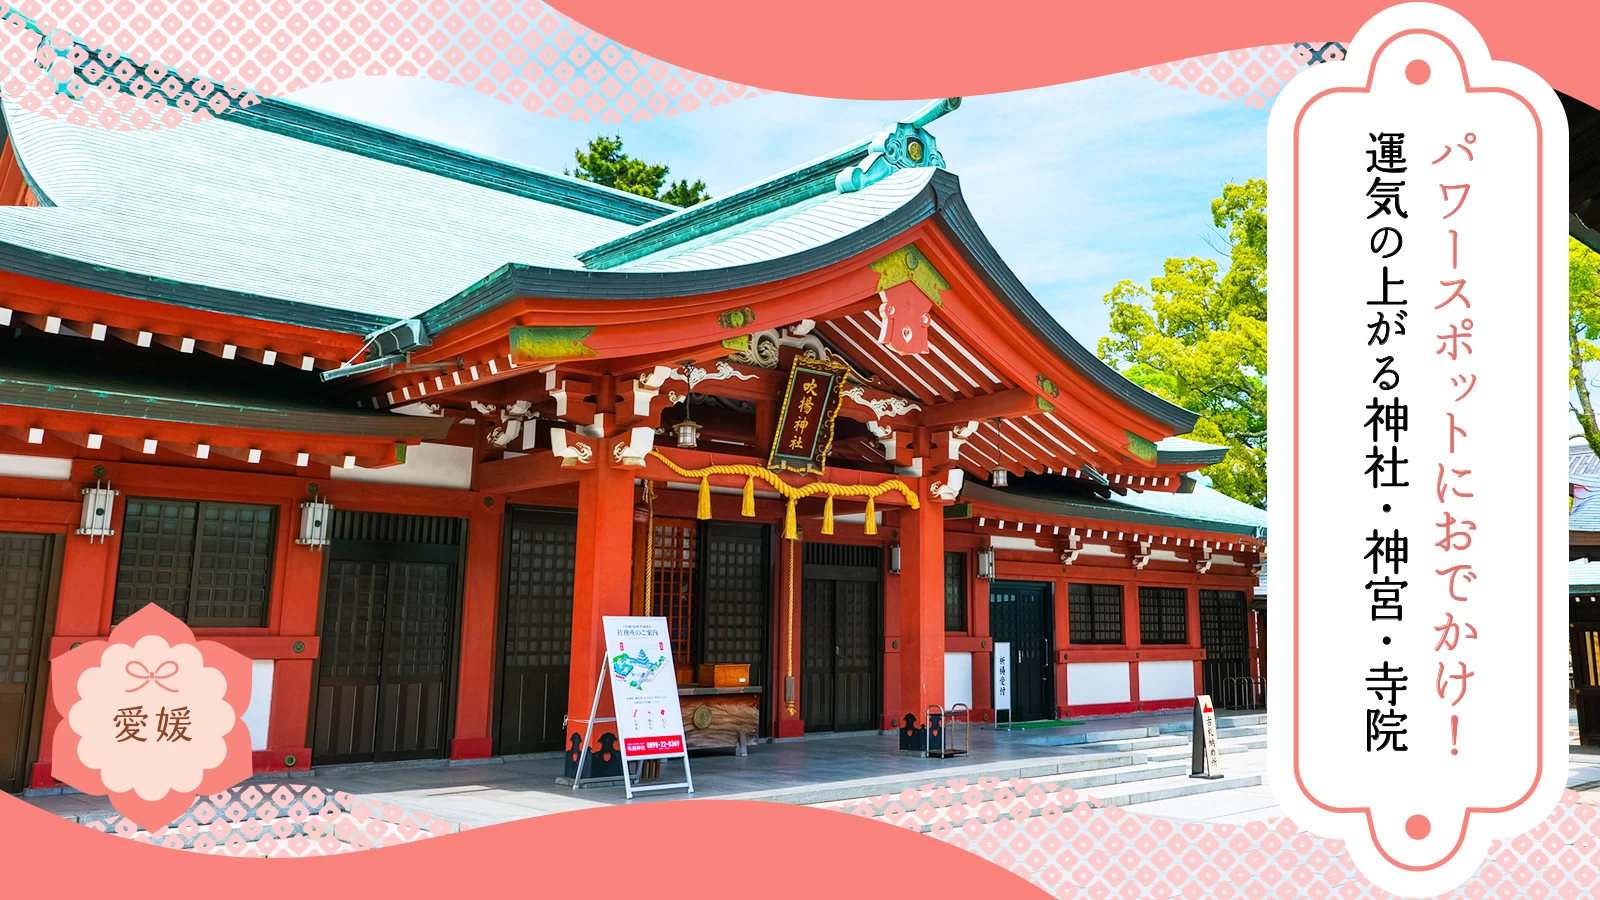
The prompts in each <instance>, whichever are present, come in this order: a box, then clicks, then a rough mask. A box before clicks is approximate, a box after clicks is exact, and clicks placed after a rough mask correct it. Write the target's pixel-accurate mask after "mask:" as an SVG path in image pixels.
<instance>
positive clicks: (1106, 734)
mask: <svg viewBox="0 0 1600 900" xmlns="http://www.w3.org/2000/svg"><path fill="white" fill-rule="evenodd" d="M1106 724H1107V725H1108V726H1110V725H1112V724H1113V723H1111V722H1108V723H1106ZM1266 725H1267V717H1266V716H1265V715H1238V716H1228V717H1226V718H1224V719H1220V720H1218V722H1217V732H1218V734H1219V735H1220V734H1221V733H1222V732H1225V731H1235V730H1237V729H1243V728H1256V727H1259V728H1260V729H1261V730H1262V732H1265V730H1266ZM1193 730H1194V722H1193V721H1192V720H1191V719H1189V718H1186V717H1185V718H1175V719H1173V720H1172V721H1169V722H1162V723H1159V724H1156V725H1133V726H1125V727H1122V728H1113V727H1107V728H1105V729H1104V730H1097V731H1078V732H1073V733H1070V734H1062V735H1043V736H1041V737H1038V738H1035V739H1033V740H1032V741H1030V743H1035V744H1044V745H1047V746H1055V747H1070V746H1074V745H1079V744H1103V743H1107V742H1112V741H1131V740H1138V739H1140V738H1154V737H1161V736H1163V735H1174V734H1188V733H1189V732H1191V731H1193Z"/></svg>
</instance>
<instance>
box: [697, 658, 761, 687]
mask: <svg viewBox="0 0 1600 900" xmlns="http://www.w3.org/2000/svg"><path fill="white" fill-rule="evenodd" d="M700 686H701V687H719V688H742V687H749V686H750V667H749V666H748V665H742V666H736V665H729V664H724V663H719V664H716V665H710V664H707V665H703V666H701V667H700Z"/></svg>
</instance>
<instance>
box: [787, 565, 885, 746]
mask: <svg viewBox="0 0 1600 900" xmlns="http://www.w3.org/2000/svg"><path fill="white" fill-rule="evenodd" d="M804 556H805V570H804V580H803V582H802V583H801V610H800V718H801V719H802V720H803V721H804V722H805V726H806V731H808V732H818V731H858V730H862V729H870V728H873V727H875V726H876V724H877V721H878V708H879V698H880V696H881V693H882V691H881V688H880V685H881V683H882V681H881V678H882V676H881V669H882V665H881V655H880V653H879V634H880V633H881V630H882V621H883V613H882V602H881V599H880V597H881V594H880V578H881V570H880V551H879V550H878V548H876V547H856V546H851V545H846V544H807V545H805V551H804Z"/></svg>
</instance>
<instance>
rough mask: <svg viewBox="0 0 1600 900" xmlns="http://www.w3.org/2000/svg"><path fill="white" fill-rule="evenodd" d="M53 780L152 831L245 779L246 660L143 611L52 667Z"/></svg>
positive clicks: (150, 609)
mask: <svg viewBox="0 0 1600 900" xmlns="http://www.w3.org/2000/svg"><path fill="white" fill-rule="evenodd" d="M51 666H52V668H53V670H54V671H53V673H52V674H53V676H54V677H52V678H51V684H52V697H53V699H54V700H55V705H56V710H57V711H58V712H60V713H61V717H62V719H63V721H62V723H61V724H60V726H58V727H57V728H56V732H55V762H54V765H53V767H52V770H51V774H52V775H54V776H55V777H56V778H57V779H59V780H61V781H63V782H65V783H66V784H69V785H71V786H72V787H75V788H77V789H78V790H80V791H83V792H84V793H86V794H97V795H107V796H109V797H110V799H111V804H112V805H113V806H115V807H116V808H117V811H118V812H120V813H122V814H123V815H124V816H127V817H128V818H129V819H131V820H133V821H134V822H135V823H137V824H138V825H139V826H140V827H142V828H145V829H146V830H150V831H154V830H155V829H157V828H160V827H162V826H163V825H166V824H167V823H169V822H171V821H172V820H173V819H175V818H177V817H178V816H180V815H182V814H183V813H184V811H186V810H187V809H188V808H189V807H190V805H191V804H193V803H194V798H195V796H196V795H197V794H214V793H217V792H219V791H224V790H227V789H228V788H230V787H233V786H234V785H235V784H238V783H239V782H240V781H243V780H244V779H246V778H249V777H250V774H251V756H250V732H249V729H248V728H247V727H246V726H245V724H244V718H243V717H244V711H245V708H246V707H247V706H248V705H249V703H250V660H249V659H248V658H247V657H245V656H242V655H240V654H239V653H237V652H235V651H233V650H230V649H229V648H227V647H224V646H223V645H221V644H219V643H216V642H215V641H196V640H195V638H194V632H192V631H190V630H189V627H188V626H187V625H185V624H183V623H182V622H181V621H179V620H178V619H177V618H176V617H174V616H173V615H172V614H171V613H169V612H167V611H166V610H164V609H162V608H160V607H159V606H156V605H155V604H150V605H147V606H145V607H144V608H142V609H140V610H139V611H138V612H136V613H134V614H133V615H131V616H129V617H128V618H126V619H124V620H123V621H122V622H121V623H120V624H118V625H117V627H115V628H113V629H112V630H111V636H110V638H109V639H108V640H104V641H88V642H86V643H83V644H80V645H78V646H77V647H74V648H73V649H71V650H69V651H67V652H66V653H65V654H63V655H61V656H59V657H56V658H55V659H54V660H52V661H51Z"/></svg>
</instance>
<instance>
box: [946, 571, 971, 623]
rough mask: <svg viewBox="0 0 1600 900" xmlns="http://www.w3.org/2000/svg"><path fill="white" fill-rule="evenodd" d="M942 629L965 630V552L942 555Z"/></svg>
mask: <svg viewBox="0 0 1600 900" xmlns="http://www.w3.org/2000/svg"><path fill="white" fill-rule="evenodd" d="M944 630H945V631H966V630H967V554H965V553H946V554H945V555H944Z"/></svg>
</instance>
